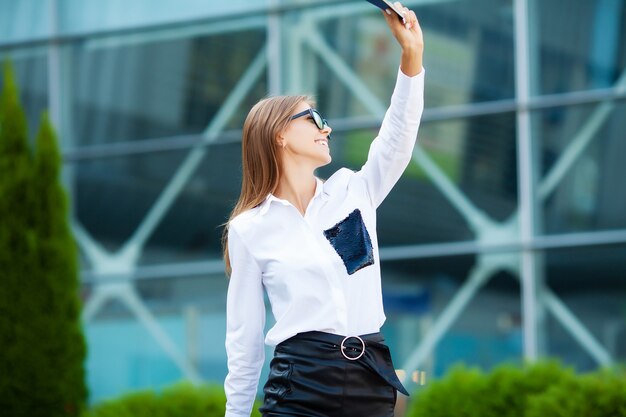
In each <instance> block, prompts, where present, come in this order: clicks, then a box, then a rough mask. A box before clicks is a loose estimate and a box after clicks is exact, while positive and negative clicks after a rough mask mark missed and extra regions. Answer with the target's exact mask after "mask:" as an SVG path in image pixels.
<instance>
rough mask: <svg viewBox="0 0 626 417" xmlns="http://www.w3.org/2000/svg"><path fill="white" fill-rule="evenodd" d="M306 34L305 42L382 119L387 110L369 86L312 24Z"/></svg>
mask: <svg viewBox="0 0 626 417" xmlns="http://www.w3.org/2000/svg"><path fill="white" fill-rule="evenodd" d="M306 33H307V36H306V37H305V38H304V40H305V41H306V43H307V44H308V45H309V46H310V47H311V49H313V51H315V52H316V53H317V54H318V55H319V57H320V59H321V60H322V62H324V63H325V64H326V65H327V66H328V67H329V68H330V69H331V70H333V71H334V72H335V74H336V75H337V77H338V78H339V79H340V80H341V81H342V82H343V83H344V84H345V85H346V87H348V89H349V90H350V91H352V93H354V95H355V96H356V98H357V99H359V101H360V102H361V103H362V104H363V105H364V106H365V108H367V109H368V110H369V111H370V112H371V113H372V114H374V115H376V116H379V117H382V116H383V115H384V114H385V111H386V110H387V108H386V107H385V106H383V105H382V104H381V102H380V100H379V99H378V97H376V96H375V95H374V94H373V93H372V92H371V91H370V90H369V88H368V87H367V85H365V83H364V82H363V81H361V79H360V78H359V76H358V75H357V74H356V73H355V72H354V71H353V70H352V68H350V67H349V66H348V65H347V64H346V63H345V62H344V60H343V59H342V58H341V57H340V56H339V54H337V52H335V51H334V50H333V49H332V48H331V47H330V46H329V45H328V44H327V43H326V41H325V40H324V39H323V38H322V37H321V36H320V34H319V32H318V30H317V28H315V27H314V26H313V25H312V24H311V25H310V28H309V30H307V32H306Z"/></svg>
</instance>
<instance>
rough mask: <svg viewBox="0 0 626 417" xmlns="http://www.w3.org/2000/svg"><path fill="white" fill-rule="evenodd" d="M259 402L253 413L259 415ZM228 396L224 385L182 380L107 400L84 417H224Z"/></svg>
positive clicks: (255, 415) (255, 416) (254, 416)
mask: <svg viewBox="0 0 626 417" xmlns="http://www.w3.org/2000/svg"><path fill="white" fill-rule="evenodd" d="M259 406H260V404H259V403H258V402H257V403H255V406H254V407H253V412H252V416H253V417H259V416H260V413H259V412H258V407H259ZM225 411H226V396H225V394H224V390H223V388H222V387H221V386H212V385H203V386H199V387H195V386H193V385H192V384H191V383H189V382H181V383H178V384H175V385H172V386H170V387H167V388H165V389H163V390H162V392H161V393H156V392H154V391H148V390H146V391H138V392H133V393H129V394H126V395H123V396H121V397H119V398H116V399H113V400H108V401H104V402H102V403H100V404H97V405H95V406H93V407H92V408H91V410H89V411H88V412H87V413H86V414H85V415H84V416H83V417H223V416H224V413H225Z"/></svg>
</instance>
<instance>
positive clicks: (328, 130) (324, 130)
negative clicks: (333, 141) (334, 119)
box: [322, 125, 333, 139]
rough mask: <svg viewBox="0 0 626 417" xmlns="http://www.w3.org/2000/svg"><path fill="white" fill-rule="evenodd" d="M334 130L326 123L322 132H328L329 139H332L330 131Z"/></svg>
mask: <svg viewBox="0 0 626 417" xmlns="http://www.w3.org/2000/svg"><path fill="white" fill-rule="evenodd" d="M332 131H333V129H332V128H331V127H330V126H328V125H324V128H323V129H322V132H323V133H324V134H326V136H327V137H328V138H329V139H330V132H332Z"/></svg>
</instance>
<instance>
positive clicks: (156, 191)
mask: <svg viewBox="0 0 626 417" xmlns="http://www.w3.org/2000/svg"><path fill="white" fill-rule="evenodd" d="M186 155H187V151H170V152H167V153H150V154H143V155H131V156H121V157H111V158H102V159H86V160H81V161H76V162H74V163H72V164H69V165H66V170H67V171H66V174H67V178H68V179H69V181H70V183H71V184H72V199H73V204H74V215H75V216H76V218H77V220H78V221H79V222H80V224H81V225H82V226H83V227H84V228H85V229H86V230H87V232H88V233H89V234H90V235H91V236H92V237H93V238H94V239H95V240H96V241H97V242H98V243H99V244H100V245H103V246H104V248H106V249H107V250H108V251H111V252H116V251H118V250H119V249H120V247H121V246H122V245H123V244H124V243H126V241H127V240H128V239H129V238H130V236H131V235H132V234H133V233H134V232H135V230H136V229H137V227H138V226H139V224H140V223H141V221H142V220H143V219H144V218H145V216H146V214H147V213H148V211H149V210H150V208H151V207H152V206H153V205H154V203H155V201H156V200H157V198H158V197H159V195H161V193H162V192H163V189H164V188H165V186H166V185H167V184H168V183H169V181H170V180H171V178H172V175H173V174H174V172H175V171H176V169H177V168H178V167H179V166H180V164H181V162H182V161H183V159H184V157H185V156H186Z"/></svg>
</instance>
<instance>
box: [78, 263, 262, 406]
mask: <svg viewBox="0 0 626 417" xmlns="http://www.w3.org/2000/svg"><path fill="white" fill-rule="evenodd" d="M131 286H132V288H134V289H136V292H137V294H138V296H139V297H140V300H141V303H142V304H143V306H144V307H145V308H146V309H147V312H148V317H149V320H151V321H152V320H154V321H153V323H154V324H156V325H157V326H158V328H159V329H160V330H162V331H163V332H164V333H165V335H166V336H167V337H168V338H169V342H170V343H171V344H173V345H174V346H175V348H176V350H177V352H178V353H179V354H180V355H181V356H182V357H183V358H185V360H187V361H189V363H190V364H191V365H192V366H193V367H194V368H195V369H196V370H197V371H198V374H199V375H200V376H201V378H202V379H204V380H205V381H208V382H209V383H214V384H216V385H221V384H222V383H223V380H224V377H225V376H226V372H227V370H226V352H225V351H224V345H223V343H216V341H217V340H221V341H223V340H224V337H225V326H224V322H225V310H226V305H225V300H226V298H225V294H226V289H227V286H228V280H227V279H226V278H225V277H224V276H223V275H219V276H208V275H204V276H198V277H191V278H190V277H186V278H185V277H179V276H176V275H172V276H168V277H166V278H163V279H150V280H140V281H137V282H135V283H134V284H131ZM96 293H97V289H96V287H95V286H94V285H83V299H84V302H89V300H90V299H91V297H93V296H94V295H95V294H96ZM85 335H86V338H87V344H88V358H87V362H86V368H87V375H88V380H87V383H88V385H89V391H90V402H91V403H96V402H100V401H102V400H104V399H107V398H110V397H115V396H119V395H122V394H124V393H125V392H128V391H131V390H133V391H134V390H139V389H148V388H149V389H160V388H163V387H165V386H168V385H171V384H174V383H176V382H179V381H180V380H181V379H187V378H186V375H185V374H184V372H183V371H182V370H181V369H180V368H179V367H178V366H177V365H176V363H175V362H174V360H173V359H172V357H171V356H170V355H168V354H167V353H166V349H164V346H163V345H162V344H161V343H160V342H159V340H158V338H157V337H155V334H154V333H153V332H151V331H150V330H148V327H147V326H146V323H145V322H143V321H141V320H139V317H138V316H137V315H136V313H135V312H133V310H132V309H131V308H129V306H128V305H127V304H125V303H123V302H122V301H121V300H120V299H118V298H112V299H110V300H109V301H108V302H107V303H105V304H104V305H103V306H102V308H101V309H100V310H98V311H97V313H96V314H95V315H94V316H93V317H92V318H91V319H90V320H88V321H87V322H86V324H85ZM268 356H271V355H268Z"/></svg>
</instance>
